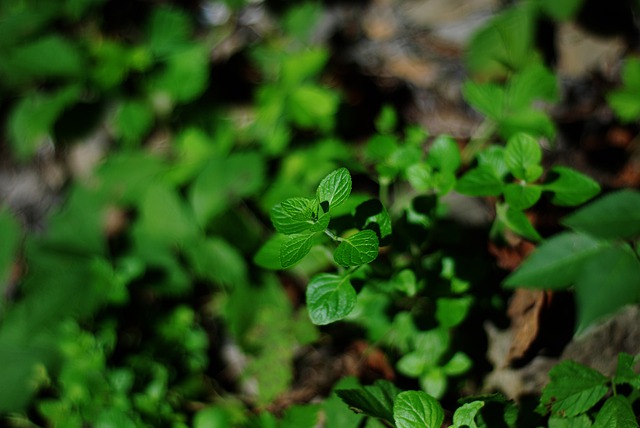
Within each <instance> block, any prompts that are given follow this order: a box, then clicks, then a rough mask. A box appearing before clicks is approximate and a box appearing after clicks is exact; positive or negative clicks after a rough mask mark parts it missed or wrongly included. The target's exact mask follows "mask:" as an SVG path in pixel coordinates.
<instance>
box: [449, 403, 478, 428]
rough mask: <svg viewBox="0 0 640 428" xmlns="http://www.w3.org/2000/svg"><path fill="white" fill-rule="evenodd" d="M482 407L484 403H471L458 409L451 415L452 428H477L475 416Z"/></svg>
mask: <svg viewBox="0 0 640 428" xmlns="http://www.w3.org/2000/svg"><path fill="white" fill-rule="evenodd" d="M483 407H484V401H472V402H471V403H465V404H463V405H462V406H461V407H458V408H457V409H456V411H455V413H454V414H453V425H452V428H463V427H469V428H478V425H476V415H477V414H478V412H479V411H480V409H482V408H483Z"/></svg>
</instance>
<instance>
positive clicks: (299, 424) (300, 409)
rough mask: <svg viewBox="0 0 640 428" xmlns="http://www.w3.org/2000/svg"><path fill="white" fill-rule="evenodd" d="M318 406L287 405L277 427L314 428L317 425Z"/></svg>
mask: <svg viewBox="0 0 640 428" xmlns="http://www.w3.org/2000/svg"><path fill="white" fill-rule="evenodd" d="M319 416H320V407H319V406H318V405H315V404H306V405H295V406H291V407H289V408H288V409H287V410H286V411H285V412H284V416H283V417H282V421H280V425H279V428H314V427H316V426H317V425H318V418H319Z"/></svg>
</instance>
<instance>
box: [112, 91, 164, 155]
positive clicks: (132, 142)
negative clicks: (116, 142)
mask: <svg viewBox="0 0 640 428" xmlns="http://www.w3.org/2000/svg"><path fill="white" fill-rule="evenodd" d="M153 119H154V117H153V111H152V110H151V106H150V105H147V104H146V103H144V102H142V101H136V100H129V101H125V102H123V103H122V104H121V105H120V106H119V108H118V111H117V113H116V116H115V123H114V125H115V132H116V134H117V135H118V137H120V138H121V139H122V140H124V142H125V144H126V145H127V146H129V147H139V146H140V145H141V144H142V137H144V136H145V135H146V133H147V132H148V131H149V129H150V128H151V125H152V124H153Z"/></svg>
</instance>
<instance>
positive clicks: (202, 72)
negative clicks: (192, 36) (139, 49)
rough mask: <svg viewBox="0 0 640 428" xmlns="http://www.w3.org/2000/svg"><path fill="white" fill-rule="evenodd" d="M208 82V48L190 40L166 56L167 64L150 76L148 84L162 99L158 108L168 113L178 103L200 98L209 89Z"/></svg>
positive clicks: (153, 92) (152, 91) (154, 93)
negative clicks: (184, 45)
mask: <svg viewBox="0 0 640 428" xmlns="http://www.w3.org/2000/svg"><path fill="white" fill-rule="evenodd" d="M208 81H209V57H208V50H207V49H206V48H205V47H204V46H201V45H198V44H194V43H190V44H188V45H186V47H183V48H181V49H180V50H177V51H176V52H174V53H172V54H171V56H169V57H168V58H167V60H166V63H165V66H164V67H163V68H162V69H161V70H159V71H158V72H157V73H156V74H154V75H152V76H150V77H149V80H148V87H149V90H150V91H151V93H152V94H153V95H155V96H157V97H159V98H160V99H162V101H163V104H162V105H157V106H156V108H160V112H161V113H167V112H169V111H171V109H172V108H173V105H174V104H175V103H185V102H189V101H192V100H194V99H195V98H196V97H198V96H199V95H200V94H201V93H202V92H203V91H204V90H205V89H206V87H207V82H208Z"/></svg>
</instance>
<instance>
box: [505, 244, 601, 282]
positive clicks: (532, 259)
mask: <svg viewBox="0 0 640 428" xmlns="http://www.w3.org/2000/svg"><path fill="white" fill-rule="evenodd" d="M603 245H604V244H603V243H602V242H601V241H598V240H596V239H594V238H592V237H590V236H588V235H583V234H579V233H571V232H564V233H561V234H559V235H556V236H554V237H553V238H551V239H549V240H548V241H545V242H544V243H543V244H542V245H540V246H539V247H538V248H537V249H536V250H535V251H534V252H533V254H531V255H530V256H529V257H528V258H527V259H526V260H525V261H524V263H522V264H521V265H520V267H519V268H518V270H516V271H515V272H514V273H512V274H511V275H509V276H508V277H507V279H506V280H505V282H504V285H505V286H506V287H532V288H541V289H545V288H550V289H562V288H566V287H568V286H569V285H571V284H573V283H574V282H575V281H576V280H577V278H578V277H579V275H580V273H581V272H582V269H583V268H584V266H585V265H586V264H588V263H589V262H590V261H591V260H592V259H595V258H596V257H594V256H595V255H596V254H598V253H599V252H601V251H602V249H603Z"/></svg>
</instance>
